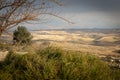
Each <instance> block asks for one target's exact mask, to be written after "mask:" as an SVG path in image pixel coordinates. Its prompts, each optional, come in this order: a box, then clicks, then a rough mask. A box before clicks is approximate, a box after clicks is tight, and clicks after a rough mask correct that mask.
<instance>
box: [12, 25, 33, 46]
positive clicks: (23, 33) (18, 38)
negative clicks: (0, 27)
mask: <svg viewBox="0 0 120 80" xmlns="http://www.w3.org/2000/svg"><path fill="white" fill-rule="evenodd" d="M31 39H32V36H31V33H30V32H29V31H28V30H27V28H25V27H23V26H19V27H18V28H17V30H15V31H14V32H13V43H14V44H16V43H17V44H20V45H23V44H30V43H31Z"/></svg>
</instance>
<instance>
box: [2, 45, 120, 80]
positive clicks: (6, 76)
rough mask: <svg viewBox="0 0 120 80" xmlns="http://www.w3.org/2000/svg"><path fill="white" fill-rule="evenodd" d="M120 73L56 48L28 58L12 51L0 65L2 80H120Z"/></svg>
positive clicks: (89, 56)
mask: <svg viewBox="0 0 120 80" xmlns="http://www.w3.org/2000/svg"><path fill="white" fill-rule="evenodd" d="M119 72H120V71H118V70H117V75H116V74H115V73H116V71H115V70H114V71H112V70H111V68H110V67H109V66H108V65H107V64H106V63H104V62H103V61H102V60H100V59H99V58H96V57H94V56H92V55H88V54H85V53H79V52H68V51H63V50H61V49H59V48H53V47H47V48H46V49H43V50H37V51H35V52H34V53H28V54H17V53H15V52H13V51H10V52H9V54H8V55H7V57H6V59H5V60H4V61H2V62H0V80H118V79H119V78H120V77H119V75H118V74H119ZM113 74H114V75H113Z"/></svg>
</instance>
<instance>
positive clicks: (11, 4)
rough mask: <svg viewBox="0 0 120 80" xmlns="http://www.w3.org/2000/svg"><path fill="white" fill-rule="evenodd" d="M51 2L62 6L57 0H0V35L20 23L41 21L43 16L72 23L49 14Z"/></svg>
mask: <svg viewBox="0 0 120 80" xmlns="http://www.w3.org/2000/svg"><path fill="white" fill-rule="evenodd" d="M50 2H52V4H57V5H59V6H61V5H62V4H61V3H59V2H58V1H57V0H0V35H1V34H2V33H3V32H5V31H6V30H8V29H11V28H13V27H15V26H16V25H18V24H20V23H24V22H31V21H37V20H40V16H41V15H43V14H48V15H52V16H55V17H58V18H61V19H63V20H65V21H67V22H69V23H71V22H70V21H68V20H67V19H65V18H63V17H60V16H58V15H55V14H53V13H50V12H48V11H47V9H48V8H50V7H48V3H50ZM38 17H39V18H38Z"/></svg>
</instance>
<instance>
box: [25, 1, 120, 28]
mask: <svg viewBox="0 0 120 80" xmlns="http://www.w3.org/2000/svg"><path fill="white" fill-rule="evenodd" d="M59 1H61V0H59ZM61 4H63V6H57V5H56V7H55V8H53V9H49V10H48V11H53V13H55V14H56V15H58V16H61V17H63V18H65V19H67V20H69V21H71V22H72V23H74V24H71V23H68V22H66V21H63V20H61V19H59V18H56V17H53V16H49V15H44V16H45V20H43V21H39V22H36V23H34V24H23V25H25V26H26V27H29V29H33V27H34V29H37V30H38V29H80V28H90V29H94V28H120V0H63V1H61Z"/></svg>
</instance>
